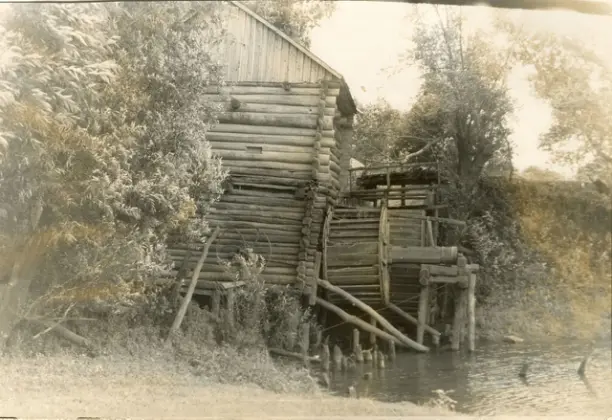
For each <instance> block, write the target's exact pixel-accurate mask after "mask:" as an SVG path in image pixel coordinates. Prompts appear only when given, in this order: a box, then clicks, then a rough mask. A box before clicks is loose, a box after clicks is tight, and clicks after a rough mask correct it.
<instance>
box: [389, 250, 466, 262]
mask: <svg viewBox="0 0 612 420" xmlns="http://www.w3.org/2000/svg"><path fill="white" fill-rule="evenodd" d="M390 254H391V255H390V260H391V261H393V263H414V264H418V263H421V264H452V263H454V262H456V261H457V255H458V252H457V247H454V246H452V247H438V248H425V247H420V246H405V247H402V246H392V247H391V252H390Z"/></svg>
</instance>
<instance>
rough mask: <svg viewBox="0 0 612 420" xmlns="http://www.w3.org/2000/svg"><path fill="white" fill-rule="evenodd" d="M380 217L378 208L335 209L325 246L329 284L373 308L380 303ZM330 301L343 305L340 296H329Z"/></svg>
mask: <svg viewBox="0 0 612 420" xmlns="http://www.w3.org/2000/svg"><path fill="white" fill-rule="evenodd" d="M380 214H381V209H380V208H368V207H363V208H359V209H358V208H344V209H343V208H336V209H335V211H334V215H333V218H332V220H331V225H330V233H329V239H328V243H327V277H328V280H329V282H330V283H331V284H333V285H335V286H338V287H340V288H341V289H343V290H345V291H347V292H348V293H350V294H351V295H353V296H354V297H355V298H357V299H360V300H361V301H363V302H364V303H366V304H367V305H370V306H374V307H380V305H381V303H382V290H381V282H380V268H381V265H380V261H379V259H380V257H379V237H380ZM329 300H330V302H331V303H334V304H338V305H341V306H345V305H346V300H345V299H343V298H342V297H340V296H335V295H333V294H330V295H329Z"/></svg>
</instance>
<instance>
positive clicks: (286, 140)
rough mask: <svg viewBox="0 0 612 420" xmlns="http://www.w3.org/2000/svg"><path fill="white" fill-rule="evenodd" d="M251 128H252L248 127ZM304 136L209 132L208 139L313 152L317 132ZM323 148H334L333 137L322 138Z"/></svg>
mask: <svg viewBox="0 0 612 420" xmlns="http://www.w3.org/2000/svg"><path fill="white" fill-rule="evenodd" d="M247 127H250V126H247ZM306 131H307V133H306V134H304V135H297V134H296V135H288V134H268V135H266V134H253V133H243V132H217V131H208V132H207V133H206V139H207V140H208V141H210V142H211V144H212V143H214V142H223V143H242V144H248V145H258V146H264V145H267V146H293V147H304V148H308V149H309V150H311V149H312V148H313V147H314V144H315V135H316V133H315V130H312V132H311V130H306ZM319 144H320V146H321V147H326V148H332V147H334V145H335V144H336V140H335V139H334V138H333V137H322V138H321V140H320V141H319Z"/></svg>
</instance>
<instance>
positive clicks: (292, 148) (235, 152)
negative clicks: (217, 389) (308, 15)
mask: <svg viewBox="0 0 612 420" xmlns="http://www.w3.org/2000/svg"><path fill="white" fill-rule="evenodd" d="M227 4H228V7H229V8H228V13H229V16H228V19H227V21H228V22H229V24H228V26H229V28H228V34H229V35H228V39H227V41H226V43H225V49H226V54H225V57H226V62H227V72H226V78H227V80H228V84H227V85H225V86H212V87H211V88H210V93H209V95H210V97H209V99H210V100H211V101H215V102H218V103H220V104H222V105H223V107H224V109H225V111H224V112H223V113H222V114H221V116H220V118H219V124H217V125H216V126H214V127H212V128H211V130H210V131H209V132H208V133H207V138H208V141H209V142H210V144H211V146H212V151H213V153H215V154H216V155H218V156H220V157H221V158H222V160H223V163H224V165H225V168H226V169H227V170H228V171H229V178H228V180H227V185H226V192H225V194H224V195H223V196H222V197H221V199H220V200H219V201H218V202H217V203H215V205H214V207H213V208H212V209H211V210H210V213H209V217H208V220H209V223H210V224H211V226H213V227H219V228H220V232H221V233H220V234H219V236H218V237H217V238H216V239H215V241H214V243H213V244H212V246H211V247H210V252H209V253H208V256H207V258H206V259H205V260H204V261H203V264H202V266H201V267H202V270H201V271H200V273H199V278H198V283H197V286H196V292H195V293H196V294H199V295H204V296H210V297H211V299H212V306H213V307H215V306H217V307H218V306H219V300H220V297H219V294H226V295H227V299H229V298H230V295H231V290H232V289H233V288H234V287H236V286H238V285H239V284H240V279H237V278H235V277H233V276H232V275H229V274H228V273H227V272H226V270H224V268H223V267H222V266H221V264H220V262H222V261H228V260H230V259H231V258H232V257H233V256H234V255H236V254H237V253H239V252H241V250H242V249H244V248H248V250H249V251H251V252H253V253H257V254H261V255H263V256H265V257H266V265H265V269H264V270H263V272H262V273H261V276H262V278H263V279H264V280H265V283H266V284H268V285H294V286H296V288H298V289H300V290H302V291H303V293H304V295H305V296H307V297H308V303H309V304H311V305H316V306H317V307H319V308H321V309H322V310H321V311H320V313H321V319H320V321H321V322H323V323H328V321H327V320H326V315H327V314H332V315H335V316H337V317H339V318H340V319H341V320H342V321H343V322H344V323H348V324H354V325H355V326H356V327H357V328H359V329H361V330H363V331H367V332H369V334H370V345H371V346H374V347H375V346H376V343H377V341H380V340H383V341H385V342H387V343H389V345H390V346H392V345H396V344H397V345H400V346H403V347H406V348H411V349H415V350H417V351H428V350H429V347H428V346H427V345H426V343H427V340H426V333H427V336H431V337H432V340H430V341H431V342H432V343H434V344H436V343H438V342H439V337H440V333H439V332H438V331H436V330H434V329H433V327H432V326H431V325H430V324H431V321H432V319H433V317H435V315H436V311H435V305H434V304H433V303H434V302H436V300H435V299H434V298H435V296H436V294H435V293H434V291H436V290H438V289H439V287H438V286H439V285H440V284H443V285H444V284H451V285H453V286H452V287H457V286H458V287H459V288H460V290H461V291H462V292H460V293H457V296H460V298H458V300H457V302H458V303H457V304H456V305H455V311H456V316H455V317H454V318H455V320H456V325H455V331H456V332H458V333H456V334H454V335H453V337H454V341H453V347H454V348H458V346H459V341H460V338H462V337H463V335H464V334H463V333H462V332H461V331H462V330H463V324H464V323H465V317H464V315H463V314H464V313H465V312H468V313H469V314H471V315H472V316H470V317H469V318H470V322H469V323H468V324H469V325H468V344H469V348H473V336H474V325H473V311H474V300H473V293H471V294H470V293H469V292H467V290H468V289H469V290H470V291H472V292H473V283H474V280H475V274H474V273H475V272H476V271H477V267H476V266H473V265H468V264H467V263H466V261H465V258H464V257H462V256H461V255H459V254H458V252H457V248H455V247H446V248H445V247H438V246H437V236H438V232H439V230H440V228H439V225H440V222H444V221H445V220H443V219H442V218H439V217H437V216H438V213H437V211H438V208H439V205H438V204H437V201H436V197H437V195H436V194H437V190H438V186H439V181H438V180H437V175H436V182H432V180H431V179H429V178H427V177H426V176H425V175H424V174H429V175H427V176H430V177H431V174H432V173H434V174H435V173H436V172H435V171H433V172H432V171H431V170H424V169H423V165H422V164H419V165H417V166H410V165H403V166H402V165H399V166H385V167H383V168H369V169H367V170H365V171H364V170H362V171H361V172H362V173H361V174H360V176H359V182H357V188H353V186H352V185H353V180H352V178H353V177H354V175H355V173H354V171H351V170H350V168H349V166H350V160H351V156H350V149H351V141H352V123H353V117H354V115H355V114H356V112H357V110H356V107H355V103H354V101H353V99H352V96H351V93H350V91H349V89H348V86H347V84H346V82H345V81H344V79H343V78H342V76H341V75H340V74H339V73H337V72H336V71H334V70H333V69H331V68H330V67H329V66H328V65H326V64H325V63H324V62H323V61H321V60H320V59H319V58H317V57H316V56H314V55H313V54H312V53H311V52H309V51H307V50H306V49H304V48H303V47H302V46H300V45H299V44H297V43H296V42H295V41H293V40H292V39H290V38H289V37H287V36H286V35H284V34H283V33H282V32H280V31H279V30H277V29H276V28H274V27H273V26H272V25H271V24H269V23H268V22H266V21H265V20H264V19H262V18H261V17H259V16H258V15H256V14H255V13H253V12H252V11H251V10H249V9H248V8H246V7H244V6H243V5H241V4H240V3H238V2H227ZM419 168H421V169H419ZM430 169H431V168H430ZM419 171H420V172H419ZM417 173H421V175H420V176H417V175H416V174H417ZM446 222H448V220H446ZM193 245H194V244H186V243H183V242H181V240H180V238H178V240H175V241H174V242H173V243H171V244H170V247H169V248H170V249H169V254H170V257H171V258H172V261H173V262H174V266H175V270H174V271H173V272H172V273H171V276H172V278H173V279H177V281H178V282H179V284H181V283H182V279H183V278H185V277H187V273H190V272H193V271H194V267H195V265H196V261H197V260H198V255H196V253H195V252H193V250H192V249H193ZM196 245H197V244H196ZM435 285H438V286H436V287H434V286H435ZM444 287H447V286H444ZM448 287H451V286H448ZM464 290H465V291H466V292H465V293H464V292H463V291H464ZM469 296H471V297H469ZM364 318H366V319H367V320H364ZM401 326H408V327H410V326H414V327H416V331H415V333H414V334H413V335H414V339H411V338H409V337H408V335H409V334H410V333H409V332H405V331H400V329H398V328H402V327H401ZM408 329H409V328H408ZM352 337H353V339H352V341H353V343H352V344H353V347H355V346H356V345H357V344H359V345H361V342H360V341H361V340H360V339H359V335H358V334H357V335H354V334H353V336H352Z"/></svg>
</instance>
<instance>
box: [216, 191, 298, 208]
mask: <svg viewBox="0 0 612 420" xmlns="http://www.w3.org/2000/svg"><path fill="white" fill-rule="evenodd" d="M219 203H228V204H236V208H240V206H242V205H257V206H268V205H269V206H271V207H281V208H287V209H288V210H289V209H292V210H293V209H298V208H299V209H303V208H304V200H302V199H298V198H296V197H295V195H294V196H293V197H291V198H283V197H276V196H270V194H268V195H265V196H261V195H256V196H248V195H234V194H224V195H223V196H222V197H221V200H220V201H219ZM215 204H217V203H215ZM302 211H303V210H302Z"/></svg>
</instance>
